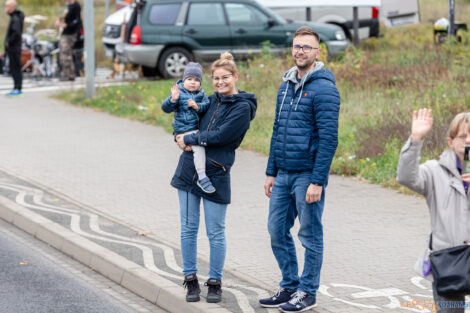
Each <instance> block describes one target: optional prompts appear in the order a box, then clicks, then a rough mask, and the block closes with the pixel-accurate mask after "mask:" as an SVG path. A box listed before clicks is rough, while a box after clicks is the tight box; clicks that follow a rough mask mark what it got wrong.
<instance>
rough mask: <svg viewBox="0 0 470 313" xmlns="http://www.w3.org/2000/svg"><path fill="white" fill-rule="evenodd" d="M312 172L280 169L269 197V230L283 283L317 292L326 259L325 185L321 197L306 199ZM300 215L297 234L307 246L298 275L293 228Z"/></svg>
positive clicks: (302, 289)
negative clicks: (307, 200) (310, 201)
mask: <svg viewBox="0 0 470 313" xmlns="http://www.w3.org/2000/svg"><path fill="white" fill-rule="evenodd" d="M310 177H311V172H304V173H288V172H286V171H282V170H281V171H279V172H278V174H277V176H276V180H275V182H274V186H273V189H272V194H271V199H270V201H269V217H268V230H269V234H270V235H271V248H272V250H273V253H274V256H275V257H276V260H277V262H278V264H279V268H280V269H281V272H282V281H281V283H280V286H281V287H282V288H285V289H287V290H301V291H304V292H306V293H308V294H311V295H316V291H317V290H318V287H319V285H320V270H321V266H322V262H323V226H322V223H321V217H322V213H323V204H324V201H325V186H323V192H322V196H321V200H320V201H318V202H314V203H310V204H309V203H307V202H306V201H305V195H306V193H307V189H308V187H309V185H310ZM297 215H298V216H299V223H300V230H299V234H298V237H299V239H300V242H301V243H302V246H303V247H304V248H305V262H304V270H303V272H302V275H301V276H300V278H299V271H298V265H297V256H296V253H295V245H294V240H293V239H292V235H291V233H290V229H291V228H292V226H293V225H294V221H295V218H296V217H297Z"/></svg>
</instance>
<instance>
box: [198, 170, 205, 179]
mask: <svg viewBox="0 0 470 313" xmlns="http://www.w3.org/2000/svg"><path fill="white" fill-rule="evenodd" d="M197 176H199V180H203V179H204V178H206V177H207V176H206V172H200V173H197Z"/></svg>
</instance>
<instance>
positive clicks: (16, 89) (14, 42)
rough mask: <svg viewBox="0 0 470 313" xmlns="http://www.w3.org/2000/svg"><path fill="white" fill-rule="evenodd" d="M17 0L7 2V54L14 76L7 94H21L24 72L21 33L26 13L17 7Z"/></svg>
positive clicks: (11, 72)
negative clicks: (8, 22) (22, 69)
mask: <svg viewBox="0 0 470 313" xmlns="http://www.w3.org/2000/svg"><path fill="white" fill-rule="evenodd" d="M17 6H18V4H17V2H16V0H7V1H6V2H5V13H6V14H8V15H10V24H8V29H7V34H6V36H5V54H6V55H7V56H8V59H9V62H10V74H11V76H12V77H13V84H14V85H13V90H12V91H10V92H9V93H7V96H21V95H22V94H23V92H22V91H21V88H22V82H23V74H22V72H21V42H22V40H21V34H22V33H23V21H24V14H23V12H21V11H20V10H18V9H17Z"/></svg>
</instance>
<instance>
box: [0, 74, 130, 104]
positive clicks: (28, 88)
mask: <svg viewBox="0 0 470 313" xmlns="http://www.w3.org/2000/svg"><path fill="white" fill-rule="evenodd" d="M111 72H112V71H111V69H109V68H104V67H103V68H101V67H100V68H98V69H97V70H96V76H95V83H96V85H97V86H102V85H108V84H119V83H121V82H124V81H129V80H130V79H138V77H139V75H138V72H126V75H124V76H123V75H122V74H119V75H116V76H115V77H114V78H110V77H109V75H110V74H111ZM84 85H85V80H84V78H83V77H77V78H76V80H75V81H74V82H73V83H72V82H60V81H59V79H58V78H50V79H49V78H33V77H31V75H30V74H27V73H26V74H24V75H23V91H24V92H37V91H56V90H64V89H65V88H66V89H76V88H83V86H84ZM12 88H13V79H12V78H11V77H10V76H6V75H0V96H3V94H6V93H8V92H10V91H11V89H12ZM0 102H1V101H0Z"/></svg>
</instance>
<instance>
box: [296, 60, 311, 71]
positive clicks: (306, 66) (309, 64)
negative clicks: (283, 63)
mask: <svg viewBox="0 0 470 313" xmlns="http://www.w3.org/2000/svg"><path fill="white" fill-rule="evenodd" d="M294 62H295V65H296V66H297V68H298V69H299V70H301V71H303V70H307V69H309V68H310V67H311V66H312V64H315V59H313V60H308V62H306V63H305V64H304V65H299V64H297V61H296V60H295V59H294Z"/></svg>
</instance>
